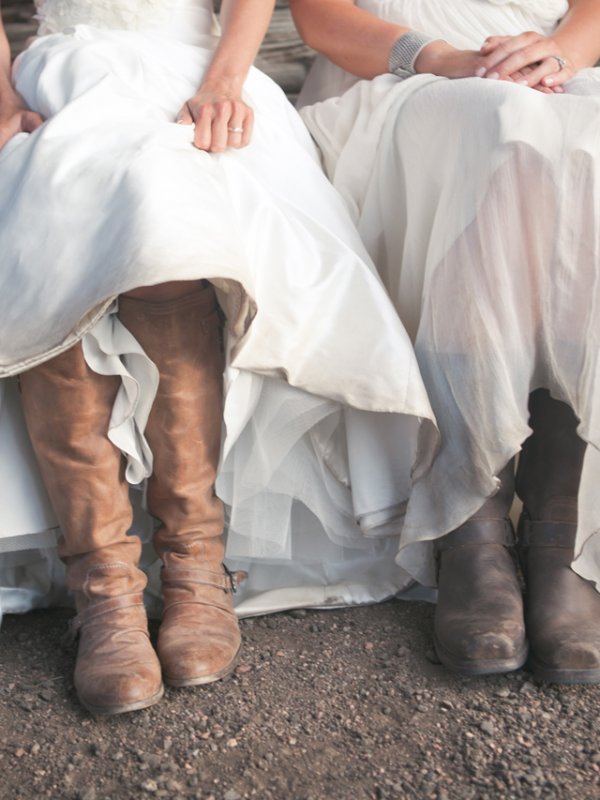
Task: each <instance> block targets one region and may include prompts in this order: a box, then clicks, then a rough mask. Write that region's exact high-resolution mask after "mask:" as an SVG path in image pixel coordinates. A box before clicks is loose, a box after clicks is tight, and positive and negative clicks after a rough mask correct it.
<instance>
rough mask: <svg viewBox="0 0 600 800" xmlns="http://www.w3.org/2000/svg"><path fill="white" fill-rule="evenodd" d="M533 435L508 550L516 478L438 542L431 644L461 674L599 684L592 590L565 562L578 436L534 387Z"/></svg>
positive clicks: (597, 599) (597, 607)
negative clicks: (528, 675)
mask: <svg viewBox="0 0 600 800" xmlns="http://www.w3.org/2000/svg"><path fill="white" fill-rule="evenodd" d="M530 411H531V426H532V429H533V434H532V436H531V437H530V438H529V439H528V440H527V442H526V443H525V445H524V447H523V450H522V452H521V457H520V460H519V468H518V470H517V476H516V489H517V493H518V495H519V497H520V498H521V499H522V500H523V504H524V510H523V514H522V516H521V520H520V522H519V528H518V536H517V540H518V544H517V552H518V556H519V559H520V562H521V569H522V574H523V577H524V580H525V599H524V601H523V595H522V591H521V583H520V580H519V577H518V573H517V559H516V557H515V553H514V534H513V530H512V525H511V523H510V521H509V519H508V513H509V510H510V507H511V504H512V501H513V494H514V488H515V480H514V475H513V465H512V463H510V464H509V465H508V466H507V467H506V468H505V469H504V470H503V472H502V473H501V474H500V475H499V478H500V482H501V485H500V489H499V491H498V493H497V494H496V495H494V496H493V497H492V498H490V499H489V500H488V501H487V502H486V503H485V504H484V506H483V507H482V508H481V509H480V510H479V511H478V512H477V513H476V514H475V515H474V516H473V517H471V519H469V520H468V521H467V522H465V523H464V524H463V525H461V526H460V528H458V529H457V530H455V531H453V532H452V533H450V534H448V535H447V536H444V537H443V538H442V539H440V540H439V542H438V544H437V554H438V564H439V576H438V588H439V595H438V605H437V608H436V614H435V630H434V642H435V648H436V651H437V655H438V657H439V659H440V661H441V662H442V663H443V664H444V665H445V666H447V667H448V668H449V669H451V670H453V671H455V672H459V673H461V674H463V675H485V674H491V673H498V672H508V671H510V670H515V669H518V668H519V667H521V666H523V664H525V662H526V661H528V666H529V668H530V669H531V671H532V673H533V674H534V676H536V677H537V678H539V679H541V680H545V681H549V682H553V683H597V682H600V594H599V593H598V592H597V591H596V589H595V587H594V585H593V583H591V582H590V581H587V580H584V579H583V578H581V577H580V576H579V575H577V574H576V573H575V572H574V571H573V569H572V568H571V562H572V561H573V559H574V557H575V533H576V528H577V493H578V489H579V479H580V475H581V468H582V464H583V457H584V453H585V443H584V442H583V441H582V440H581V439H579V438H578V436H577V433H576V427H577V420H576V418H575V416H574V414H573V412H572V411H571V409H570V408H569V407H568V406H567V405H565V404H564V403H560V402H558V401H556V400H553V399H552V398H551V397H550V395H549V394H548V392H547V391H545V390H538V391H536V392H534V393H533V394H532V395H531V399H530Z"/></svg>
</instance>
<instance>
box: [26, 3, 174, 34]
mask: <svg viewBox="0 0 600 800" xmlns="http://www.w3.org/2000/svg"><path fill="white" fill-rule="evenodd" d="M174 7H175V0H37V2H36V11H37V13H36V19H38V20H39V21H40V25H39V28H38V33H39V34H47V33H59V32H60V31H63V30H64V29H65V28H69V27H71V26H73V25H80V24H85V25H92V26H94V27H97V28H108V29H115V28H117V29H125V30H139V29H141V28H155V27H159V26H160V25H161V24H163V23H165V22H166V21H167V20H168V18H169V16H170V14H171V12H172V10H173V8H174Z"/></svg>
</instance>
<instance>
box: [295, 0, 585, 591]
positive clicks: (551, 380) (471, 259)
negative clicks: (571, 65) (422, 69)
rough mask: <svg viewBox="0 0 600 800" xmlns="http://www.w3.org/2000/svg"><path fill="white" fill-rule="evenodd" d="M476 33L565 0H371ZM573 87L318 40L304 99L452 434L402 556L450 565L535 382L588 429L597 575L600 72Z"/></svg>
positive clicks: (434, 26) (538, 21)
mask: <svg viewBox="0 0 600 800" xmlns="http://www.w3.org/2000/svg"><path fill="white" fill-rule="evenodd" d="M357 5H359V6H360V7H361V8H364V9H366V10H367V11H370V12H372V13H373V14H376V15H377V16H380V17H381V18H383V19H386V20H389V21H393V22H396V23H397V24H402V25H406V26H409V27H410V28H413V29H416V30H418V31H422V32H423V33H425V34H429V35H431V36H436V37H440V38H444V39H446V41H448V42H450V43H451V44H453V45H455V46H456V47H459V48H468V49H479V48H480V46H481V45H482V43H483V41H484V39H485V38H486V37H487V36H489V35H493V34H497V35H501V34H505V35H512V34H518V33H521V32H523V31H528V30H535V31H539V32H540V33H543V34H550V33H551V32H552V31H553V30H554V28H555V27H556V25H557V23H558V21H559V20H560V18H561V17H562V16H563V15H564V14H565V13H566V11H567V9H568V4H567V2H566V0H358V2H357ZM565 88H566V91H565V93H564V94H552V95H546V94H542V93H540V92H536V91H534V90H532V89H530V88H527V87H524V86H521V85H518V84H516V83H511V82H504V81H503V82H500V81H493V80H481V79H478V78H466V79H462V80H448V79H446V78H442V77H436V76H433V75H416V76H412V77H408V76H407V77H406V78H405V79H404V80H403V79H401V78H398V77H395V76H392V75H383V76H380V77H378V78H376V79H375V80H372V81H366V80H359V79H357V78H356V77H353V76H351V75H349V74H347V73H345V72H343V71H342V70H341V69H339V68H338V67H336V66H334V65H333V64H331V63H329V62H327V61H326V60H325V59H324V58H322V57H319V59H318V60H317V62H316V64H315V66H314V69H313V72H312V74H311V75H310V76H309V79H308V82H307V84H306V86H305V90H304V94H303V96H302V97H301V99H300V102H301V104H303V105H304V108H303V110H302V112H301V114H302V116H303V119H304V121H305V122H306V123H307V125H308V127H309V129H310V131H311V133H312V135H313V137H314V138H315V140H316V141H317V143H318V145H319V147H320V149H321V152H322V156H323V162H324V165H325V168H326V171H327V173H328V174H329V176H330V178H331V180H332V182H333V183H334V185H335V186H336V188H337V189H339V190H340V192H341V194H342V195H343V197H344V199H345V201H346V204H347V206H348V208H349V210H350V212H351V214H352V217H353V219H354V221H355V222H356V224H357V226H358V228H359V231H360V233H361V236H362V238H363V241H364V242H365V244H366V247H367V249H368V251H369V253H370V255H371V256H372V257H373V259H374V261H375V262H376V263H377V265H378V268H379V271H380V275H381V277H382V279H383V281H384V283H385V285H386V287H387V289H388V291H389V294H390V296H391V298H392V299H393V301H394V304H395V306H396V309H397V310H398V312H399V315H400V317H401V319H402V321H403V323H404V325H405V326H406V328H407V331H408V333H409V334H410V336H411V338H412V340H413V342H414V345H415V351H416V354H417V360H418V362H419V366H420V368H421V372H422V375H423V379H424V382H425V385H426V388H427V391H428V394H429V398H430V401H431V404H432V407H433V410H434V413H435V414H436V417H437V419H438V423H439V426H440V433H441V447H440V450H439V453H438V454H437V457H436V459H435V462H434V463H433V466H432V468H431V470H429V471H427V472H426V473H424V474H423V475H421V477H420V479H419V480H418V481H417V482H416V483H415V486H414V487H413V491H412V494H411V498H410V501H409V505H408V509H407V514H406V520H405V524H404V528H403V532H402V541H401V547H400V551H399V554H398V558H397V561H398V563H399V564H400V565H401V566H402V567H403V568H404V569H406V570H407V571H408V572H409V573H410V574H411V575H412V576H414V577H415V578H416V579H417V580H418V581H420V582H421V583H423V584H427V585H433V584H434V582H435V564H434V559H433V548H432V546H431V542H432V541H433V540H435V539H436V538H438V537H439V536H441V535H443V534H445V533H447V532H449V531H451V530H453V529H454V528H455V527H457V526H458V525H459V524H461V523H462V522H464V521H465V520H466V519H468V518H469V517H470V516H471V515H472V514H473V512H475V511H476V510H477V509H478V508H480V507H481V505H482V504H483V502H484V501H485V499H486V498H487V497H489V496H490V495H491V494H493V493H494V491H495V490H496V488H497V479H496V478H495V476H496V475H497V474H498V473H499V472H500V470H501V468H502V467H503V466H504V465H505V464H506V463H507V462H508V460H509V459H510V458H511V457H512V456H513V455H515V453H517V452H518V451H519V449H520V446H521V444H522V442H523V441H524V440H525V439H526V438H527V436H528V435H529V433H530V428H529V426H528V412H527V402H528V395H529V393H530V391H532V390H534V389H536V388H540V387H545V388H547V389H549V390H550V391H551V393H552V395H553V396H554V397H556V398H557V399H560V400H563V401H565V402H567V403H569V404H570V405H571V407H572V408H573V409H574V411H575V413H576V415H577V416H578V418H579V419H580V425H579V435H580V436H581V437H582V438H583V439H584V440H585V441H586V442H588V445H589V446H588V447H587V450H586V455H585V462H584V466H583V473H582V477H581V485H580V491H579V526H578V532H577V540H576V554H577V555H576V559H575V561H574V565H573V566H574V569H575V570H576V571H577V572H578V573H579V574H581V575H582V576H583V577H584V578H588V579H591V580H594V581H596V585H597V586H598V581H599V580H600V537H599V536H598V535H597V534H598V531H599V529H600V492H599V491H598V487H599V485H600V452H599V448H600V182H599V176H600V71H599V70H598V69H585V70H583V71H581V72H580V73H578V74H577V75H576V76H575V77H574V78H573V79H572V80H570V81H569V82H568V83H567V85H566V87H565Z"/></svg>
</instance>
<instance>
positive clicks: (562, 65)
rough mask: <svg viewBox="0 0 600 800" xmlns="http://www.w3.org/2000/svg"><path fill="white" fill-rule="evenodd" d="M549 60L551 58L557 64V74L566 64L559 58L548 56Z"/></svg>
mask: <svg viewBox="0 0 600 800" xmlns="http://www.w3.org/2000/svg"><path fill="white" fill-rule="evenodd" d="M550 58H553V59H554V60H555V61H557V62H558V71H559V72H560V70H561V69H564V68H565V67H566V66H567V62H566V61H565V59H564V58H561V57H560V56H550Z"/></svg>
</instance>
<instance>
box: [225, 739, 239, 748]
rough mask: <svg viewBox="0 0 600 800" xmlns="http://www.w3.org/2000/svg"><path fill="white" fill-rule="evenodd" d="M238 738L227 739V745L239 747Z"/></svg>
mask: <svg viewBox="0 0 600 800" xmlns="http://www.w3.org/2000/svg"><path fill="white" fill-rule="evenodd" d="M237 746H238V740H237V739H227V747H237Z"/></svg>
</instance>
